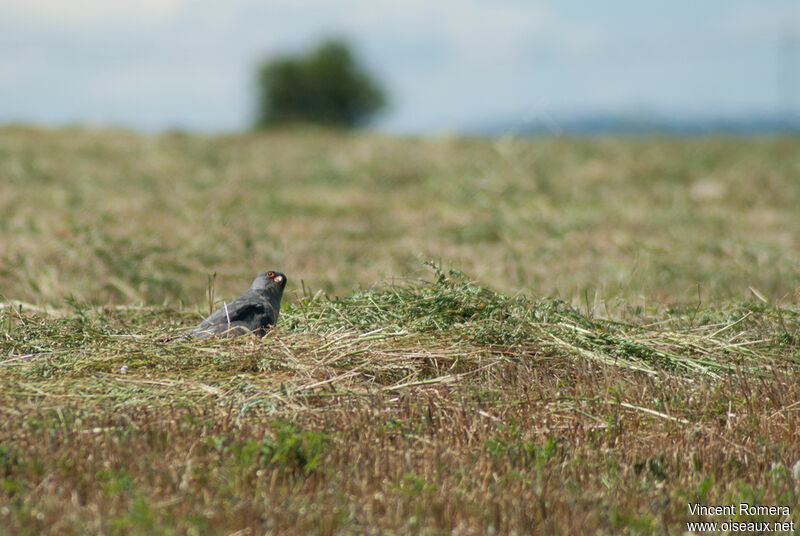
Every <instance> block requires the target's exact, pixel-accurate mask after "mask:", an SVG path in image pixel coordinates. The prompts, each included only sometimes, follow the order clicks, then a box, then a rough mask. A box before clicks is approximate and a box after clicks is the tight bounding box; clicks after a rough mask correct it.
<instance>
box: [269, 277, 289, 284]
mask: <svg viewBox="0 0 800 536" xmlns="http://www.w3.org/2000/svg"><path fill="white" fill-rule="evenodd" d="M272 280H273V281H275V282H276V283H277V284H279V285H283V284H284V283H285V282H286V278H285V277H283V276H282V275H276V276H275V277H274V278H273V279H272Z"/></svg>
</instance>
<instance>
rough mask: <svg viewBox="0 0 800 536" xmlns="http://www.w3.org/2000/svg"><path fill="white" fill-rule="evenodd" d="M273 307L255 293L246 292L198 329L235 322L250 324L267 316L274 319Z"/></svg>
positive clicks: (215, 313) (221, 308)
mask: <svg viewBox="0 0 800 536" xmlns="http://www.w3.org/2000/svg"><path fill="white" fill-rule="evenodd" d="M271 309H272V307H271V306H270V305H268V304H267V303H266V301H265V300H264V299H263V298H261V297H260V296H258V295H257V294H255V293H252V294H251V293H250V292H245V293H244V294H242V295H241V296H239V297H238V298H236V299H235V300H233V301H232V302H231V303H228V304H225V305H223V306H222V307H220V308H219V309H217V310H216V311H214V313H213V314H212V315H211V316H209V317H208V318H206V319H205V320H203V322H202V323H201V324H200V325H199V326H198V329H201V330H202V329H204V328H208V327H210V326H218V325H219V326H226V325H227V324H228V323H231V324H233V323H234V322H243V323H249V322H251V321H252V320H253V319H254V318H256V317H260V316H264V315H267V316H268V317H274V312H273V311H272V310H271Z"/></svg>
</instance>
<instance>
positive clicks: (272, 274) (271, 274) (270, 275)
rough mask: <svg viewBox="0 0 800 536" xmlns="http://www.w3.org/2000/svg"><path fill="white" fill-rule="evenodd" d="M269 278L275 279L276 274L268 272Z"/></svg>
mask: <svg viewBox="0 0 800 536" xmlns="http://www.w3.org/2000/svg"><path fill="white" fill-rule="evenodd" d="M267 277H275V272H267Z"/></svg>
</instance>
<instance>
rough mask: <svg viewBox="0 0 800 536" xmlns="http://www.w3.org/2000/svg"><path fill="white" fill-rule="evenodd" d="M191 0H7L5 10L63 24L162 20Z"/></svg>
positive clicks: (78, 24) (26, 17)
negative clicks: (68, 0)
mask: <svg viewBox="0 0 800 536" xmlns="http://www.w3.org/2000/svg"><path fill="white" fill-rule="evenodd" d="M187 1H188V0H114V1H108V0H72V1H70V2H67V1H64V0H4V2H3V4H4V5H3V11H7V12H10V13H11V14H16V15H17V16H18V17H20V18H23V19H33V20H40V21H48V22H56V23H59V24H60V25H75V26H80V25H86V24H101V23H108V22H113V21H123V20H130V19H131V18H133V19H137V20H144V21H154V20H163V19H165V18H168V17H169V16H171V15H173V14H174V13H175V12H176V11H178V9H180V7H181V6H182V5H184V4H186V3H187Z"/></svg>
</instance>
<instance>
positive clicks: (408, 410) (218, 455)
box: [0, 127, 800, 536]
mask: <svg viewBox="0 0 800 536" xmlns="http://www.w3.org/2000/svg"><path fill="white" fill-rule="evenodd" d="M798 207H800V140H799V139H790V138H786V139H778V138H776V139H721V138H699V139H685V140H675V139H643V140H634V139H587V140H578V139H536V140H520V139H515V138H502V139H463V138H456V137H453V138H435V139H401V138H391V137H381V136H377V135H374V134H344V133H336V132H326V131H314V130H287V131H282V132H274V133H270V134H259V135H256V134H242V135H235V136H234V135H231V136H224V137H199V136H191V135H184V134H181V133H169V134H163V135H158V136H142V135H136V134H131V133H126V132H120V131H92V130H81V129H64V130H38V129H33V128H27V127H5V128H2V129H0V302H2V304H3V307H2V309H0V534H10V535H11V534H13V535H16V534H59V535H60V534H67V535H69V534H76V535H79V534H142V535H145V534H146V535H151V534H198V535H205V534H220V535H231V534H236V535H240V536H244V535H260V534H267V533H269V534H519V535H524V534H578V533H593V534H619V533H631V534H649V533H655V534H664V533H667V534H682V533H685V532H686V531H687V525H686V523H687V522H695V521H711V522H719V523H722V522H726V521H729V520H734V521H751V522H756V521H758V522H768V523H773V522H776V521H787V522H791V521H794V522H795V523H796V524H798V525H800V513H799V512H800V510H798V509H800V464H798V462H800V382H798V379H799V378H800V376H799V373H800V270H798V266H800V210H799V209H798ZM265 269H279V270H281V271H284V272H285V273H286V274H287V275H288V277H289V286H288V287H287V291H286V294H285V295H284V305H283V308H282V312H281V319H280V321H279V323H278V326H277V327H276V328H275V329H274V330H272V331H271V332H270V333H269V334H268V335H267V336H266V337H264V338H263V339H257V338H255V337H240V338H236V339H231V340H205V341H196V340H190V341H183V342H178V341H175V340H174V339H175V337H176V336H177V335H179V334H180V333H181V332H182V331H183V330H185V329H186V328H188V327H191V326H193V325H195V324H196V323H197V322H198V321H199V320H200V319H201V318H202V316H203V315H204V314H207V313H208V311H209V309H210V308H213V307H217V306H219V305H221V303H222V302H223V301H224V300H230V299H232V298H234V297H235V296H236V295H238V294H239V293H240V292H241V291H243V290H244V289H245V288H246V287H247V286H248V285H249V283H250V281H251V280H252V278H253V277H254V276H255V274H256V273H258V272H259V271H262V270H265ZM742 502H746V503H748V504H750V505H764V506H786V507H788V508H789V509H790V513H789V515H788V516H787V515H783V514H781V515H771V514H757V515H750V514H741V515H740V514H738V513H736V514H735V515H733V516H701V515H692V514H690V509H689V505H690V504H695V503H699V504H701V505H704V506H716V505H730V504H736V505H737V509H738V505H739V503H742Z"/></svg>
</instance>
